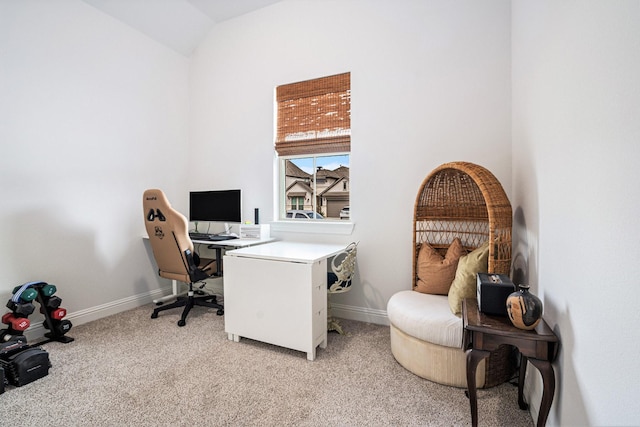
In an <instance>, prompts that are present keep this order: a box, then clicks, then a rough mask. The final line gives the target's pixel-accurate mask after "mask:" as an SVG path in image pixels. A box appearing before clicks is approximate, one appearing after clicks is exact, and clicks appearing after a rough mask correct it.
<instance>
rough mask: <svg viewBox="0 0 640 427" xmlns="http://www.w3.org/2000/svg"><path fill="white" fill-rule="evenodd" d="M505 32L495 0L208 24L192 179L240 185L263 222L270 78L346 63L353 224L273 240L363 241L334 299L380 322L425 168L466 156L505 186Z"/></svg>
mask: <svg viewBox="0 0 640 427" xmlns="http://www.w3.org/2000/svg"><path fill="white" fill-rule="evenodd" d="M509 32H510V3H509V2H508V1H503V0H497V1H483V2H477V1H473V0H467V1H456V2H451V1H448V0H442V1H428V2H424V1H417V0H416V1H400V2H398V1H364V0H350V1H340V0H326V1H305V0H296V1H283V2H280V3H277V4H275V5H273V6H270V7H267V8H264V9H261V10H259V11H257V12H254V13H252V14H249V15H246V16H243V17H240V18H237V19H234V20H231V21H227V22H224V23H222V24H219V25H218V26H216V27H215V28H214V30H213V31H212V32H211V33H210V34H209V37H208V38H207V39H206V40H205V41H204V42H203V43H202V44H201V45H200V46H199V48H198V49H197V50H196V52H195V53H194V55H193V57H192V70H191V99H190V101H191V117H190V118H191V130H192V144H193V145H192V147H191V149H192V150H191V153H192V154H193V156H192V158H191V162H192V164H191V168H190V169H191V175H190V176H189V187H190V188H195V189H206V188H229V187H241V188H242V189H243V191H244V202H245V215H246V216H247V219H252V218H253V216H252V212H253V208H256V207H257V208H260V211H261V217H262V220H263V221H269V220H272V219H273V210H274V206H273V180H272V174H273V164H272V159H273V120H274V108H273V92H274V88H275V87H276V86H277V85H280V84H284V83H291V82H296V81H300V80H306V79H310V78H316V77H322V76H325V75H330V74H335V73H340V72H345V71H350V72H351V87H352V111H351V123H352V135H353V136H352V163H351V176H350V178H351V201H350V204H351V211H352V215H353V219H354V220H355V222H356V226H355V231H354V232H353V234H352V235H350V236H340V235H334V236H321V235H309V234H302V235H294V234H284V233H281V234H280V235H279V236H278V237H286V238H287V239H298V240H304V239H314V240H318V241H333V242H342V243H348V242H350V241H352V240H357V241H360V246H359V252H358V270H359V275H358V277H357V283H356V284H355V285H354V287H353V290H352V291H351V292H349V293H347V294H344V295H343V296H341V297H340V298H337V299H336V301H337V302H339V303H342V304H343V305H345V306H347V307H348V308H350V309H351V310H352V312H351V313H346V315H347V316H349V317H357V318H360V319H363V320H370V321H378V322H384V321H385V320H386V319H385V317H384V315H385V311H386V303H387V300H388V299H389V297H390V296H391V295H393V294H394V293H395V292H397V291H399V290H404V289H409V288H410V286H411V280H410V276H411V245H412V239H411V227H412V225H411V223H412V219H413V206H414V201H415V197H416V194H417V191H418V187H419V186H420V184H421V182H422V180H423V179H424V178H425V177H426V175H427V174H428V173H429V172H430V171H431V170H432V169H434V168H435V167H436V166H438V165H439V164H441V163H444V162H448V161H455V160H467V161H472V162H476V163H479V164H481V165H484V166H485V167H487V168H488V169H490V170H491V171H492V172H494V174H495V175H496V176H497V177H498V179H500V181H501V182H502V183H503V185H504V186H505V189H506V191H507V193H509V192H510V183H511V144H510V130H511V128H510V110H511V103H510V100H511V92H510V39H509ZM203 159H205V160H206V159H211V160H212V161H214V159H222V160H224V161H226V162H228V163H225V162H224V161H223V162H221V163H218V162H216V163H214V164H213V165H212V167H206V166H202V167H198V166H196V162H198V163H199V162H201V161H202V160H203ZM342 314H345V313H342Z"/></svg>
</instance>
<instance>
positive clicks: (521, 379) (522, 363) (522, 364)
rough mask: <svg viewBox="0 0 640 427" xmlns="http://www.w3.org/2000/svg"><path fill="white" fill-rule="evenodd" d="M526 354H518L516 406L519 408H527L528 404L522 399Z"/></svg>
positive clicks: (525, 372)
mask: <svg viewBox="0 0 640 427" xmlns="http://www.w3.org/2000/svg"><path fill="white" fill-rule="evenodd" d="M527 360H528V358H527V356H525V355H523V354H520V373H519V374H518V406H520V409H522V410H527V409H529V404H528V403H527V402H525V401H524V377H525V375H526V374H527Z"/></svg>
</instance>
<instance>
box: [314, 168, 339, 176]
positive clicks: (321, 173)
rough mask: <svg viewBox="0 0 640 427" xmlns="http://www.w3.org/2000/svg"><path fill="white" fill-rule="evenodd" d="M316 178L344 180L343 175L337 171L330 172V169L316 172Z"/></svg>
mask: <svg viewBox="0 0 640 427" xmlns="http://www.w3.org/2000/svg"><path fill="white" fill-rule="evenodd" d="M341 167H342V166H341ZM336 170H337V169H336ZM316 177H317V178H318V179H322V178H333V179H340V178H342V175H340V174H339V173H336V171H335V170H333V171H332V170H329V169H318V170H317V171H316Z"/></svg>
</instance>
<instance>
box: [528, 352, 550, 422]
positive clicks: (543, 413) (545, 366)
mask: <svg viewBox="0 0 640 427" xmlns="http://www.w3.org/2000/svg"><path fill="white" fill-rule="evenodd" d="M529 362H531V364H532V365H533V366H535V367H536V368H538V370H539V371H540V374H542V403H540V413H539V414H538V424H537V426H538V427H544V425H545V424H546V422H547V417H548V416H549V410H550V409H551V403H552V402H553V394H554V393H555V390H556V377H555V373H554V372H553V367H552V366H551V362H549V361H548V360H539V359H529Z"/></svg>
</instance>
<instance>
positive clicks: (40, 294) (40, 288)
mask: <svg viewBox="0 0 640 427" xmlns="http://www.w3.org/2000/svg"><path fill="white" fill-rule="evenodd" d="M23 286H24V285H23ZM29 288H33V289H34V290H36V291H37V296H36V298H35V300H36V301H38V303H39V304H40V312H41V313H42V314H43V315H44V322H43V326H44V327H45V328H46V329H48V330H49V332H46V333H45V334H44V336H45V337H46V338H47V339H46V340H44V341H41V342H39V343H37V344H34V345H42V344H46V343H48V342H52V341H57V342H61V343H65V344H66V343H70V342H72V341H73V340H74V338H72V337H69V336H67V335H65V334H66V333H67V332H69V330H70V329H71V327H72V326H73V325H72V324H71V322H70V321H69V320H63V317H64V316H66V310H65V309H63V308H59V305H60V302H61V299H60V298H59V297H57V296H53V293H55V286H54V285H50V284H48V283H46V282H32V283H30V284H29ZM52 289H53V290H52ZM14 293H15V289H14ZM54 298H55V304H51V303H53V302H54ZM11 303H12V300H11V299H10V300H9V303H7V307H9V308H10V305H12V304H11ZM22 317H24V319H25V321H28V319H27V317H28V315H27V316H22ZM23 330H24V329H23ZM8 332H9V333H10V334H11V333H14V332H17V333H18V334H21V333H22V331H15V330H13V329H12V327H11V325H9V329H8Z"/></svg>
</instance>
